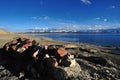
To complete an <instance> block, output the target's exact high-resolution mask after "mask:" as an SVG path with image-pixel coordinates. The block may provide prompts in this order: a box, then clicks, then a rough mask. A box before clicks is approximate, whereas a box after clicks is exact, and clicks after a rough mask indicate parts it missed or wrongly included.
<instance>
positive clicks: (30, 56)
mask: <svg viewBox="0 0 120 80" xmlns="http://www.w3.org/2000/svg"><path fill="white" fill-rule="evenodd" d="M3 50H4V51H3V52H4V57H5V59H6V60H7V63H6V65H4V66H5V67H6V68H7V69H8V70H10V71H11V73H12V74H14V75H15V76H18V77H19V78H20V79H21V78H29V79H41V80H68V79H69V80H70V79H71V78H76V77H77V76H78V75H79V73H80V71H81V68H80V66H79V64H78V63H77V62H76V60H75V59H74V56H73V55H70V54H69V53H68V52H67V51H66V49H65V48H64V47H63V46H61V45H40V44H39V43H37V42H36V41H35V40H32V39H28V38H20V37H18V38H14V39H13V40H12V41H10V42H7V43H6V44H5V45H4V47H3Z"/></svg>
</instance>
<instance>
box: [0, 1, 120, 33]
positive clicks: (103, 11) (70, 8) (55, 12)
mask: <svg viewBox="0 0 120 80" xmlns="http://www.w3.org/2000/svg"><path fill="white" fill-rule="evenodd" d="M65 26H68V27H73V26H76V27H79V28H82V29H83V28H84V29H87V28H120V0H0V29H6V30H8V31H13V32H20V31H26V30H27V29H31V28H52V27H65Z"/></svg>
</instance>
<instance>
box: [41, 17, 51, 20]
mask: <svg viewBox="0 0 120 80" xmlns="http://www.w3.org/2000/svg"><path fill="white" fill-rule="evenodd" d="M39 19H40V20H48V19H50V17H49V16H42V17H39Z"/></svg>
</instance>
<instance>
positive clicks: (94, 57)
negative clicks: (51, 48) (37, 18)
mask: <svg viewBox="0 0 120 80" xmlns="http://www.w3.org/2000/svg"><path fill="white" fill-rule="evenodd" d="M19 36H21V35H14V34H11V35H0V48H2V47H3V45H4V44H5V43H6V42H8V41H10V40H12V39H13V38H14V37H19ZM22 37H23V35H22ZM24 37H28V38H31V37H29V36H26V35H24ZM32 39H35V40H36V41H37V42H39V43H40V44H41V45H62V46H64V47H65V48H66V50H67V51H68V53H69V54H72V55H74V57H75V59H76V61H77V62H78V64H79V65H80V68H75V71H74V70H73V71H74V72H73V73H74V74H73V75H72V76H73V77H71V78H69V80H119V79H120V62H119V61H120V48H119V47H103V46H95V45H90V44H85V43H71V42H61V41H55V40H52V39H49V38H40V39H38V38H32ZM0 57H1V52H0ZM3 63H4V62H2V60H1V61H0V80H19V78H18V77H16V76H14V75H13V74H11V72H10V71H9V70H7V69H5V67H4V66H2V65H1V64H3ZM80 69H81V70H80ZM76 71H80V73H79V74H77V72H76ZM68 73H71V74H72V72H71V71H69V72H68ZM76 75H77V76H76ZM74 76H75V77H74ZM26 80H30V79H26Z"/></svg>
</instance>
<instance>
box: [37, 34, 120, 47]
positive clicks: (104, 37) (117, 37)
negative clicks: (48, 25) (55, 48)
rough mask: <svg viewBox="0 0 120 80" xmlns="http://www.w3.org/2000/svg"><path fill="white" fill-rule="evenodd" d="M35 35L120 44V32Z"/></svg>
mask: <svg viewBox="0 0 120 80" xmlns="http://www.w3.org/2000/svg"><path fill="white" fill-rule="evenodd" d="M35 37H39V38H41V37H48V38H52V39H55V40H61V41H69V42H82V43H89V44H94V45H100V46H120V34H100V33H99V34H98V33H97V34H88V33H86V34H84V33H40V34H36V35H35Z"/></svg>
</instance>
